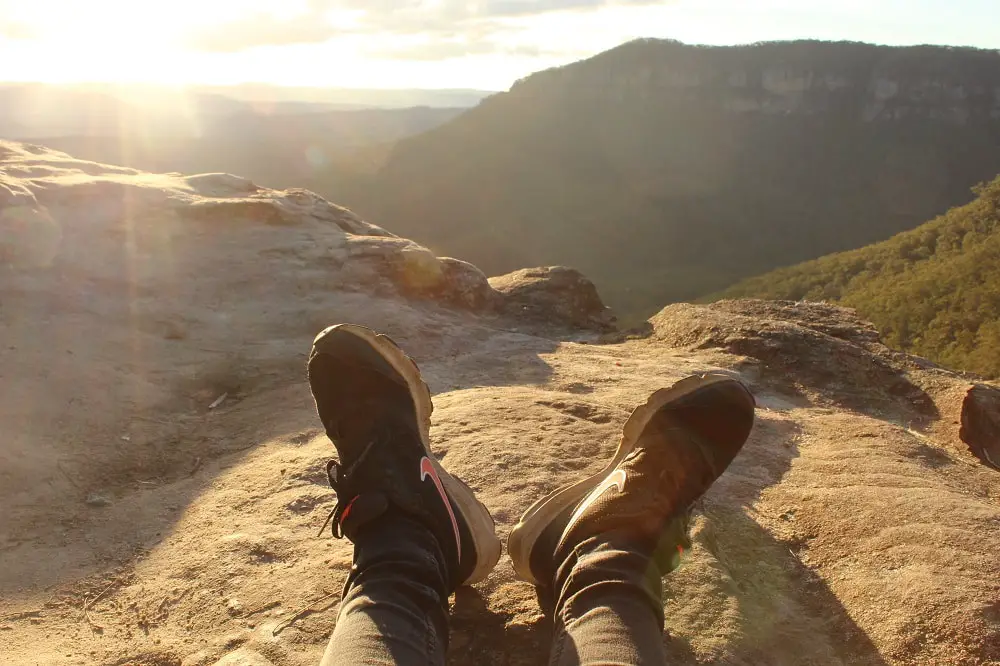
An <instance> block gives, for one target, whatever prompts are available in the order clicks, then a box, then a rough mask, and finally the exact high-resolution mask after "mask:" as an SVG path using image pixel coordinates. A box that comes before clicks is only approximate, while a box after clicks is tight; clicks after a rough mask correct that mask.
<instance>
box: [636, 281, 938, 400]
mask: <svg viewBox="0 0 1000 666" xmlns="http://www.w3.org/2000/svg"><path fill="white" fill-rule="evenodd" d="M650 321H651V323H652V325H653V329H654V331H653V336H654V337H655V338H656V339H658V340H662V341H664V342H667V343H668V344H671V345H673V346H677V347H683V348H688V349H711V348H717V349H722V350H725V351H726V352H729V353H731V354H739V355H742V356H747V357H750V358H752V359H756V360H757V361H759V365H760V371H761V373H762V375H763V376H764V377H765V378H767V379H769V380H770V381H773V382H776V383H780V384H783V385H786V386H787V385H788V384H789V383H790V382H794V383H795V384H797V385H799V386H807V387H810V389H811V390H813V391H816V392H818V393H820V394H823V395H826V396H827V397H828V398H830V399H832V400H835V401H836V402H837V403H839V404H841V405H843V406H846V407H850V408H852V409H872V408H874V409H879V408H899V409H902V410H903V411H905V412H914V416H920V415H922V416H933V415H936V407H935V406H934V404H933V400H932V399H931V398H930V397H929V396H928V395H927V394H926V393H925V392H924V391H923V390H922V389H920V388H919V387H918V386H916V385H914V383H913V382H912V381H911V380H910V379H909V378H908V377H907V374H906V369H907V368H916V367H927V366H932V365H933V364H930V363H929V362H928V361H925V360H924V359H918V358H915V357H909V356H907V355H905V354H902V353H900V352H896V351H893V350H891V349H889V348H888V347H886V346H885V345H883V344H882V343H881V342H880V340H879V336H878V331H877V330H876V329H875V327H874V326H873V325H872V324H871V323H869V322H866V321H863V320H862V319H860V318H859V317H858V315H857V313H856V312H855V311H854V310H851V309H848V308H843V307H839V306H835V305H828V304H825V303H805V302H794V301H759V300H738V301H720V302H718V303H713V304H711V305H690V304H687V303H679V304H675V305H671V306H668V307H666V308H664V309H663V310H662V311H661V312H660V313H658V314H657V315H656V316H654V317H653V318H652V319H651V320H650Z"/></svg>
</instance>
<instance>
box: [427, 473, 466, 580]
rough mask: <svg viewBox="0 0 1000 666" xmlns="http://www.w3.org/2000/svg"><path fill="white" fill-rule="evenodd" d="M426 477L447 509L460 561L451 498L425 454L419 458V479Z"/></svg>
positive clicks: (460, 549) (459, 543)
mask: <svg viewBox="0 0 1000 666" xmlns="http://www.w3.org/2000/svg"><path fill="white" fill-rule="evenodd" d="M427 477H430V479H431V481H432V482H433V483H434V487H435V488H437V491H438V494H439V495H440V496H441V501H442V502H444V508H446V509H448V517H449V518H451V527H452V529H453V530H454V531H455V547H456V548H458V561H459V562H461V561H462V536H461V534H460V533H459V531H458V518H456V517H455V510H454V509H452V508H451V500H449V499H448V493H446V492H445V490H444V484H443V483H441V477H439V476H438V473H437V470H436V469H435V468H434V463H433V462H431V459H430V458H428V457H427V456H424V457H423V458H421V459H420V480H421V481H426V480H427Z"/></svg>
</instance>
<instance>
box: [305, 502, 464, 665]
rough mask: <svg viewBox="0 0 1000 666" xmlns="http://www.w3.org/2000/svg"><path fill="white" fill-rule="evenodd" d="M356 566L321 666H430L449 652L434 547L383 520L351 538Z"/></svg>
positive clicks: (408, 523)
mask: <svg viewBox="0 0 1000 666" xmlns="http://www.w3.org/2000/svg"><path fill="white" fill-rule="evenodd" d="M354 540H355V548H354V566H353V568H352V569H351V575H350V577H349V578H348V579H347V585H346V586H345V589H344V601H343V603H342V605H341V607H340V615H339V617H338V618H337V627H336V629H334V632H333V636H331V637H330V644H329V645H328V646H327V649H326V653H325V654H324V655H323V661H322V664H321V666H351V665H354V664H377V665H379V666H381V665H385V666H395V665H397V664H399V665H402V666H418V665H419V666H436V665H438V664H444V657H445V651H446V649H447V647H448V589H447V587H446V583H445V581H446V580H447V574H446V572H445V569H444V564H443V563H444V557H443V555H442V553H441V548H440V546H439V545H438V542H437V540H436V539H435V538H434V536H433V535H432V534H431V532H430V531H429V530H428V529H427V528H425V527H423V526H422V525H421V524H420V523H417V522H414V521H412V520H410V519H408V518H406V517H402V516H398V515H396V516H393V515H388V514H386V515H385V516H383V517H382V518H380V519H379V520H375V521H373V522H371V523H369V524H367V525H365V526H364V527H363V528H362V529H361V530H359V532H358V534H357V535H355V536H354Z"/></svg>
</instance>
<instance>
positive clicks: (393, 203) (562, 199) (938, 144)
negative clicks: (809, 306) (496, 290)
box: [310, 41, 1000, 322]
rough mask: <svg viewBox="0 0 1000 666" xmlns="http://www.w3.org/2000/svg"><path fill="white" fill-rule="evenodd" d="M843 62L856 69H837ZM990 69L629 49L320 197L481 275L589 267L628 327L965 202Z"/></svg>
mask: <svg viewBox="0 0 1000 666" xmlns="http://www.w3.org/2000/svg"><path fill="white" fill-rule="evenodd" d="M800 52H801V53H806V54H812V55H811V56H810V57H812V58H813V59H814V60H816V59H818V60H821V61H827V62H828V65H827V66H825V69H824V68H823V67H819V66H818V65H815V64H812V63H810V64H809V67H806V66H805V65H804V64H801V65H797V64H796V61H795V60H794V57H797V56H796V54H799V53H800ZM720 54H721V55H720ZM722 56H725V58H724V60H726V63H723V64H724V65H725V67H719V66H716V64H715V60H716V59H718V58H722ZM793 56H794V57H793ZM841 60H848V61H850V62H852V63H855V64H852V65H851V67H853V68H854V69H855V70H857V71H859V72H862V74H863V75H861V74H859V75H858V76H855V77H853V78H851V77H848V76H847V75H846V74H845V75H843V76H841V75H840V74H836V75H835V74H834V73H835V72H836V71H838V70H836V69H834V65H836V64H837V63H839V62H840V61H841ZM730 61H731V62H730ZM756 61H760V63H762V64H760V65H759V66H755V67H756V69H754V70H753V72H754V73H753V75H751V74H750V71H749V70H750V67H749V65H747V64H746V62H756ZM691 62H693V63H694V64H693V65H690V67H688V65H684V67H682V66H681V65H682V64H684V63H691ZM740 62H744V64H743V65H741V67H742V69H740V70H739V71H736V70H733V71H730V70H729V69H726V68H727V67H729V66H730V64H733V63H736V64H734V65H733V66H734V67H736V66H737V65H738V63H740ZM967 62H973V64H975V65H976V66H975V67H969V68H965V69H963V68H962V67H961V66H960V65H962V64H963V63H967ZM678 63H681V64H678ZM727 63H728V64H727ZM857 63H860V64H857ZM993 65H1000V55H998V54H997V53H995V52H986V51H984V52H980V51H968V52H967V51H959V50H949V49H945V48H932V47H919V48H911V49H896V48H889V47H875V46H870V45H858V44H810V43H799V44H796V43H792V44H783V43H779V44H765V45H758V46H752V47H733V48H718V49H716V48H713V47H690V46H685V45H679V44H675V43H665V42H661V41H644V42H634V43H630V44H626V45H624V46H622V47H619V48H618V49H613V50H612V51H609V52H605V53H604V54H601V55H598V56H595V57H594V58H590V59H588V60H586V61H581V62H579V63H574V64H572V65H568V66H565V67H562V68H558V69H554V70H548V71H545V72H541V73H538V74H535V75H532V76H530V77H528V78H527V79H525V80H524V81H522V82H520V83H518V84H517V85H515V86H513V87H512V89H511V91H510V92H507V93H500V94H497V95H494V96H492V97H489V98H487V99H486V100H484V101H483V102H482V103H481V104H479V106H477V107H476V108H474V109H470V110H469V111H467V112H465V113H463V114H462V115H461V116H459V117H457V118H455V119H454V120H452V121H451V122H449V123H446V124H444V125H442V126H439V127H437V128H434V129H432V130H430V131H428V132H425V133H423V134H420V135H417V136H412V137H409V138H407V139H404V140H402V141H399V142H397V143H396V144H395V145H394V147H393V149H392V151H391V152H390V154H389V155H388V157H387V159H386V160H385V163H384V164H383V166H382V167H381V168H380V169H378V170H376V171H375V173H374V174H370V175H367V176H364V177H353V178H352V177H351V176H350V175H345V174H344V173H343V172H341V171H337V172H335V173H331V174H329V175H328V176H327V177H326V178H324V176H323V175H322V174H318V175H317V177H316V178H315V179H314V180H313V181H311V183H310V187H312V188H313V189H315V190H317V191H319V192H320V193H322V194H324V195H325V196H330V197H332V198H335V199H337V200H339V201H343V202H344V203H345V204H347V205H349V206H350V207H351V208H352V209H354V210H357V211H358V212H359V213H360V214H362V215H363V216H365V217H366V218H368V219H373V220H376V221H378V222H380V223H382V224H385V225H388V226H392V227H394V228H397V229H399V230H400V232H401V233H403V234H405V235H408V236H411V237H413V238H416V239H417V240H418V241H420V242H421V243H424V244H425V245H428V246H429V247H432V248H434V249H435V250H436V251H438V252H440V253H444V254H453V255H458V256H463V257H467V258H468V259H469V260H471V261H473V263H476V264H477V265H479V266H481V267H482V268H483V269H484V270H486V271H487V272H508V271H510V270H515V269H516V268H518V267H519V266H521V265H525V264H527V265H533V264H540V263H553V262H554V263H560V264H564V265H570V266H574V267H576V268H579V269H580V270H581V271H583V272H584V273H585V274H587V275H588V276H590V278H591V279H593V280H594V281H595V283H596V284H597V285H598V287H599V288H600V289H601V291H602V293H603V294H604V295H605V298H606V299H607V300H608V302H609V304H610V305H611V306H612V307H613V308H615V309H616V310H617V311H618V312H619V314H620V315H621V316H622V317H623V318H624V319H626V320H628V321H632V322H636V321H641V320H642V319H643V318H645V316H646V315H648V314H650V313H652V312H655V310H656V309H657V308H658V307H660V306H661V305H662V304H663V303H665V302H671V301H677V300H690V299H695V298H699V297H702V296H704V295H706V294H708V293H712V292H715V291H718V290H720V289H723V288H725V287H726V286H728V285H730V284H733V283H735V282H737V281H738V280H740V279H742V278H745V277H749V276H752V275H755V274H760V273H762V272H765V271H767V270H770V269H772V268H776V267H778V266H782V265H789V264H792V263H796V262H798V261H803V260H807V259H811V258H815V257H817V256H822V255H824V254H828V253H830V252H834V251H840V250H847V249H852V248H854V247H859V246H862V245H866V244H868V243H871V242H876V241H878V240H883V239H885V238H888V237H889V236H891V235H893V234H895V233H898V232H899V231H903V230H906V229H910V228H913V227H915V226H917V225H918V224H921V223H922V222H924V221H926V220H927V219H929V218H931V217H933V216H934V215H937V214H939V213H941V212H943V211H944V210H947V208H949V207H950V206H952V205H955V204H957V203H960V202H961V201H962V200H963V199H964V197H965V193H966V192H967V191H968V188H969V187H970V186H971V185H973V184H974V183H976V182H980V181H982V180H985V179H989V178H992V177H994V176H995V175H996V174H997V173H1000V115H998V113H1000V77H998V75H997V73H996V72H997V71H1000V67H994V66H993ZM685 67H688V68H687V69H685ZM810 68H811V69H810ZM848 69H850V67H849V68H848ZM914 71H915V72H916V73H914ZM692 72H693V73H692ZM704 72H708V73H707V74H704V76H702V75H703V73H704ZM740 73H742V76H740V77H736V79H735V80H731V75H734V74H740ZM689 74H690V76H689ZM890 74H891V75H892V76H891V77H890ZM685 77H688V78H685ZM699 77H700V78H699ZM838 77H839V78H838ZM892 77H895V78H892ZM703 79H704V85H702V81H703ZM746 99H754V100H757V102H755V104H756V106H755V107H752V108H751V107H750V106H741V104H742V102H740V100H746ZM876 119H878V120H876ZM883 119H884V120H883ZM543 258H544V260H543Z"/></svg>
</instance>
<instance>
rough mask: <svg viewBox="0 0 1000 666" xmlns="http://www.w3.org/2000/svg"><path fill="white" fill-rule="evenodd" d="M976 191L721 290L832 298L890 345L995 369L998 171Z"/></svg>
mask: <svg viewBox="0 0 1000 666" xmlns="http://www.w3.org/2000/svg"><path fill="white" fill-rule="evenodd" d="M974 191H975V192H976V193H977V194H978V198H977V199H976V200H975V201H973V202H972V203H970V204H967V205H965V206H962V207H960V208H954V209H952V210H950V211H949V212H948V213H946V214H945V215H942V216H941V217H939V218H937V219H936V220H934V221H932V222H928V223H927V224H924V225H922V226H920V227H917V228H916V229H913V230H912V231H907V232H904V233H901V234H898V235H897V236H894V237H893V238H890V239H889V240H887V241H884V242H881V243H877V244H875V245H871V246H869V247H864V248H861V249H858V250H853V251H850V252H841V253H839V254H834V255H831V256H828V257H823V258H821V259H817V260H815V261H809V262H806V263H804V264H800V265H798V266H792V267H790V268H783V269H781V270H777V271H774V272H771V273H768V274H766V275H762V276H760V277H756V278H752V279H750V280H746V281H744V282H741V283H739V284H737V285H735V286H734V287H732V288H730V289H727V290H726V291H724V292H723V293H722V294H721V296H723V297H728V298H737V297H747V296H753V297H759V298H779V299H793V300H799V299H806V300H825V301H835V302H838V303H841V304H843V305H847V306H850V307H853V308H857V310H858V312H859V313H860V314H861V315H862V316H864V317H865V318H866V319H870V320H871V321H873V322H874V323H875V325H876V326H878V328H879V330H880V331H881V332H882V333H883V335H884V338H885V341H886V342H887V343H888V344H889V345H890V346H893V347H896V348H899V349H903V350H906V351H909V352H912V353H915V354H918V355H921V356H926V357H927V358H930V359H932V360H934V361H936V362H938V363H941V364H943V365H945V366H949V367H953V368H959V369H962V370H971V371H975V372H978V373H981V374H984V375H987V376H990V377H1000V177H998V178H997V179H996V180H994V181H993V182H991V183H989V184H987V185H981V186H979V187H977V188H975V190H974Z"/></svg>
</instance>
